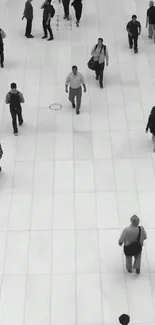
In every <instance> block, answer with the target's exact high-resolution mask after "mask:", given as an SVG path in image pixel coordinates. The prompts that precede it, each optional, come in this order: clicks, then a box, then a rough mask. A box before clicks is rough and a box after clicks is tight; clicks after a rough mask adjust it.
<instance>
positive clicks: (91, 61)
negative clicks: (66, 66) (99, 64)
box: [87, 45, 106, 71]
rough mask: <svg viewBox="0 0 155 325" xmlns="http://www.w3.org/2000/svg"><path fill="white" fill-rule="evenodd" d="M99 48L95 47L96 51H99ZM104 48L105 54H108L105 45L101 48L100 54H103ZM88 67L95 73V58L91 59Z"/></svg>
mask: <svg viewBox="0 0 155 325" xmlns="http://www.w3.org/2000/svg"><path fill="white" fill-rule="evenodd" d="M97 46H98V45H96V46H95V49H94V51H95V50H96V49H97ZM103 48H104V53H105V54H106V46H105V45H102V47H101V51H100V54H101V52H102V49H103ZM87 65H88V68H89V69H90V70H93V71H94V70H95V67H96V61H94V57H93V56H92V57H91V59H90V60H89V61H88V63H87Z"/></svg>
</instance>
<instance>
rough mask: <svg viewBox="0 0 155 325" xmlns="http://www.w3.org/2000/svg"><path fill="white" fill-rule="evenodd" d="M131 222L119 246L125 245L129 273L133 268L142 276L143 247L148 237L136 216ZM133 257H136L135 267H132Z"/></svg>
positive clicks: (123, 232)
mask: <svg viewBox="0 0 155 325" xmlns="http://www.w3.org/2000/svg"><path fill="white" fill-rule="evenodd" d="M130 222H131V224H130V226H129V227H126V228H125V229H124V230H123V231H122V234H121V236H120V239H119V241H118V244H119V245H120V246H122V245H123V244H124V254H125V257H126V269H127V271H128V272H129V273H131V272H132V268H133V269H136V274H140V267H141V255H142V247H143V243H144V240H145V239H146V238H147V235H146V232H145V229H144V228H143V227H142V226H139V222H140V220H139V218H138V217H137V216H136V215H133V216H132V217H131V218H130ZM132 257H134V265H132Z"/></svg>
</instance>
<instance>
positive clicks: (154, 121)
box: [146, 106, 155, 152]
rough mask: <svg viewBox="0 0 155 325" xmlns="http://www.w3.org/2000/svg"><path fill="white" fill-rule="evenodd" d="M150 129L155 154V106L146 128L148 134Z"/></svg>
mask: <svg viewBox="0 0 155 325" xmlns="http://www.w3.org/2000/svg"><path fill="white" fill-rule="evenodd" d="M148 129H149V130H150V132H151V133H152V142H153V152H155V106H153V107H152V110H151V113H150V116H149V119H148V123H147V126H146V133H147V132H148Z"/></svg>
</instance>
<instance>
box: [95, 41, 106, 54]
mask: <svg viewBox="0 0 155 325" xmlns="http://www.w3.org/2000/svg"><path fill="white" fill-rule="evenodd" d="M97 47H98V44H96V45H95V49H94V51H96V49H97ZM103 49H104V55H106V45H104V44H102V46H101V51H100V55H101V52H102V50H103Z"/></svg>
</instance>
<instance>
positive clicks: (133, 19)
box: [132, 15, 137, 23]
mask: <svg viewBox="0 0 155 325" xmlns="http://www.w3.org/2000/svg"><path fill="white" fill-rule="evenodd" d="M136 20H137V16H136V15H132V21H133V23H135V21H136Z"/></svg>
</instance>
